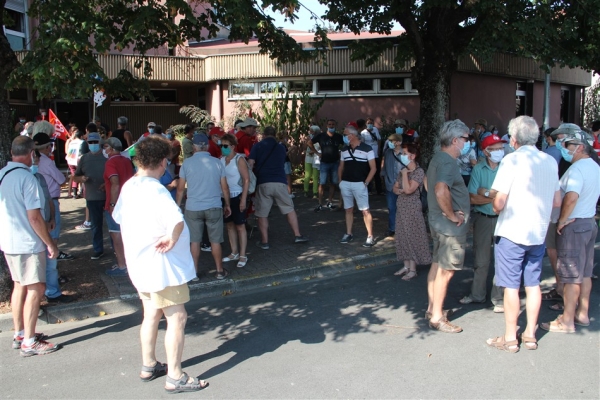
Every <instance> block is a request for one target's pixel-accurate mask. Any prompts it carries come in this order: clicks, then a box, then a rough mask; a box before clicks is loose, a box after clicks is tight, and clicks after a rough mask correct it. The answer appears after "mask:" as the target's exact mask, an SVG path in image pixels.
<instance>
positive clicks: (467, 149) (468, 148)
mask: <svg viewBox="0 0 600 400" xmlns="http://www.w3.org/2000/svg"><path fill="white" fill-rule="evenodd" d="M470 151H471V142H468V141H467V142H465V144H464V145H463V148H462V149H461V150H460V155H461V156H464V155H467V154H469V152H470Z"/></svg>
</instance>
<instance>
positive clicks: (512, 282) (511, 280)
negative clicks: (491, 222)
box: [494, 236, 546, 289]
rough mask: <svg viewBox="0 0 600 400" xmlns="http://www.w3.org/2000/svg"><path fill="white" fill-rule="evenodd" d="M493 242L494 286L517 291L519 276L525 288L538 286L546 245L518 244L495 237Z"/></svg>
mask: <svg viewBox="0 0 600 400" xmlns="http://www.w3.org/2000/svg"><path fill="white" fill-rule="evenodd" d="M494 241H495V243H496V246H495V247H494V254H495V259H496V261H495V262H496V286H499V287H504V288H508V289H518V288H520V287H521V275H523V283H524V284H525V287H533V286H539V284H540V275H541V273H542V259H543V258H544V252H545V251H546V245H545V244H543V243H542V244H535V245H524V244H518V243H514V242H512V241H510V240H509V239H507V238H505V237H502V236H496V238H495V239H494Z"/></svg>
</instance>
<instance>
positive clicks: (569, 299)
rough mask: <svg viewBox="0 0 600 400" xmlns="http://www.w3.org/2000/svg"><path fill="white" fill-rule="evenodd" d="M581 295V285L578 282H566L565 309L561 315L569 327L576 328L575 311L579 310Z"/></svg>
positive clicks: (562, 320) (564, 323)
mask: <svg viewBox="0 0 600 400" xmlns="http://www.w3.org/2000/svg"><path fill="white" fill-rule="evenodd" d="M580 295H581V285H579V284H578V283H565V288H564V295H563V300H564V302H565V309H564V311H563V314H562V317H561V322H562V323H563V325H565V327H566V328H567V329H574V328H575V311H576V310H577V301H578V300H579V296H580Z"/></svg>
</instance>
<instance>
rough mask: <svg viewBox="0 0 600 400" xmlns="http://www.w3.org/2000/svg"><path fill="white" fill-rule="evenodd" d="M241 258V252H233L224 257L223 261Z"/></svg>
mask: <svg viewBox="0 0 600 400" xmlns="http://www.w3.org/2000/svg"><path fill="white" fill-rule="evenodd" d="M239 259H240V254H239V253H238V254H233V253H231V254H230V255H228V256H227V257H224V258H223V262H229V261H235V260H239Z"/></svg>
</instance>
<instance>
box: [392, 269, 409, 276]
mask: <svg viewBox="0 0 600 400" xmlns="http://www.w3.org/2000/svg"><path fill="white" fill-rule="evenodd" d="M408 271H410V270H409V269H408V268H406V267H402V268H400V269H399V270H398V271H396V272H394V275H395V276H402V275H404V274H408Z"/></svg>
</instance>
